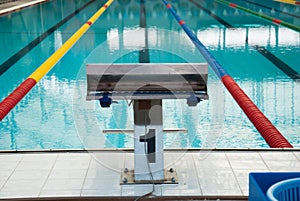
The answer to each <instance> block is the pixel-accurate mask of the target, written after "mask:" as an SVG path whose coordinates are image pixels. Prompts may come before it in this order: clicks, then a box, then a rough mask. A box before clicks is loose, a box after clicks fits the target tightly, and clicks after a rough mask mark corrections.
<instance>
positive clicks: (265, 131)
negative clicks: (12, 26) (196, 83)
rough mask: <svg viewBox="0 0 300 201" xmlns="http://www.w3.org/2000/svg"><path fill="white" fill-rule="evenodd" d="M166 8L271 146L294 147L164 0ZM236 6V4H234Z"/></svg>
mask: <svg viewBox="0 0 300 201" xmlns="http://www.w3.org/2000/svg"><path fill="white" fill-rule="evenodd" d="M162 2H163V3H164V4H165V6H166V8H167V9H168V10H169V11H170V12H171V13H172V15H173V17H174V18H175V19H176V21H177V22H178V24H179V25H180V26H181V28H182V29H183V30H184V31H185V33H186V34H187V35H188V37H189V38H190V39H191V41H192V42H193V43H194V45H195V46H196V48H197V49H198V50H199V51H200V53H201V54H202V56H203V57H204V58H205V59H206V61H207V63H208V64H209V65H210V67H211V68H212V69H213V70H214V72H215V73H216V74H217V76H218V77H219V78H220V80H221V81H222V82H223V84H224V86H225V87H226V88H227V90H228V91H229V93H230V94H231V95H232V97H233V98H234V99H235V100H236V102H237V103H238V105H239V106H240V107H241V109H242V110H243V111H244V113H245V114H246V115H247V117H248V118H249V120H250V121H251V122H252V124H253V125H254V126H255V127H256V129H257V130H258V132H259V133H260V134H261V136H262V137H263V138H264V139H265V141H266V142H267V144H268V145H269V146H270V147H271V148H292V147H293V146H292V145H291V144H290V143H289V142H288V141H287V140H286V139H285V137H284V136H283V135H282V134H281V133H280V132H279V131H278V130H277V128H276V127H275V126H274V125H273V124H272V123H271V122H270V121H269V120H268V118H267V117H266V116H265V115H264V114H263V113H262V112H261V111H260V110H259V109H258V107H257V106H256V105H255V104H254V103H253V102H252V100H251V99H250V98H249V97H248V96H247V94H246V93H245V92H244V91H243V90H242V89H241V88H240V87H239V85H238V84H237V83H236V82H235V81H234V80H233V78H232V77H231V76H230V75H229V74H228V73H227V72H226V71H225V69H224V68H223V67H222V66H221V64H220V63H219V62H218V61H217V60H216V59H215V58H214V56H213V55H212V54H211V53H210V52H209V51H208V49H207V48H206V47H205V46H204V45H203V44H202V43H201V42H200V40H199V39H198V37H197V36H196V35H195V34H194V33H193V31H192V30H191V29H190V28H189V27H188V26H187V25H186V24H185V22H184V21H183V20H182V19H181V17H180V16H179V15H178V14H177V12H176V11H175V10H174V9H173V8H172V6H171V4H170V3H168V2H167V1H166V0H162ZM234 6H235V5H234Z"/></svg>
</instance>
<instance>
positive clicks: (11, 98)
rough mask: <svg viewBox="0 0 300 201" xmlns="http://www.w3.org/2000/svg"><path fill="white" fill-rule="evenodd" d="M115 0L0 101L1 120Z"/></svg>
mask: <svg viewBox="0 0 300 201" xmlns="http://www.w3.org/2000/svg"><path fill="white" fill-rule="evenodd" d="M113 1H114V0H108V1H107V2H106V3H105V4H104V5H103V6H102V7H101V8H100V9H99V10H98V11H97V12H96V13H95V14H94V15H93V16H92V17H91V18H90V19H89V20H88V21H87V22H85V23H84V24H83V25H82V26H81V27H80V28H79V29H78V30H77V31H76V32H75V33H74V34H73V35H72V36H71V37H70V38H69V39H68V40H67V41H66V42H65V43H64V44H63V45H62V46H61V47H60V48H59V49H58V50H57V51H56V52H54V53H53V54H52V55H51V56H50V57H49V58H48V59H47V60H46V61H45V62H44V63H43V64H42V65H40V66H39V67H38V68H37V69H36V70H35V71H34V72H33V73H32V74H31V75H30V76H29V77H28V78H27V79H26V80H25V81H23V82H22V83H21V84H20V85H19V86H18V87H17V88H16V89H15V90H14V91H13V92H11V93H10V94H9V95H8V96H7V97H6V98H5V99H4V100H3V101H2V102H0V121H2V119H3V118H4V117H5V116H6V115H7V114H8V113H9V112H10V111H11V110H12V109H13V108H14V107H15V106H16V105H17V104H18V103H19V102H20V101H21V100H22V99H23V98H24V96H25V95H26V94H27V93H28V92H29V91H30V90H31V89H32V88H33V87H34V86H35V85H36V84H37V83H38V82H39V81H40V80H41V79H42V78H43V77H44V76H45V75H46V74H47V73H48V72H49V71H50V70H51V69H52V68H53V66H54V65H55V64H56V63H57V62H58V61H59V60H60V59H61V58H62V57H63V56H64V55H65V54H66V53H67V52H68V51H69V50H70V49H71V47H73V45H74V44H75V43H76V42H77V41H78V40H79V39H80V38H81V37H82V36H83V34H84V33H85V32H86V31H87V30H88V29H89V28H90V27H91V25H92V24H93V23H95V22H96V20H97V19H98V18H99V17H100V16H101V15H102V14H103V13H104V11H105V10H106V9H107V8H108V7H109V6H110V5H111V3H112V2H113Z"/></svg>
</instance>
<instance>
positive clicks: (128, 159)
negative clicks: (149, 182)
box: [124, 153, 134, 170]
mask: <svg viewBox="0 0 300 201" xmlns="http://www.w3.org/2000/svg"><path fill="white" fill-rule="evenodd" d="M124 167H125V168H127V169H128V170H132V169H134V153H126V154H125V165H124Z"/></svg>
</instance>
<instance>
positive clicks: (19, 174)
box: [10, 170, 50, 181]
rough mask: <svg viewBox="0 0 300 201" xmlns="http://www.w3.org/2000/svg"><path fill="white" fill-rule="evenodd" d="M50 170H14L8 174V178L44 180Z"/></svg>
mask: <svg viewBox="0 0 300 201" xmlns="http://www.w3.org/2000/svg"><path fill="white" fill-rule="evenodd" d="M49 172H50V170H38V171H37V170H16V171H14V172H13V174H12V175H11V176H10V180H15V181H18V180H45V179H46V178H47V177H48V175H49Z"/></svg>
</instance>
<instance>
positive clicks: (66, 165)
mask: <svg viewBox="0 0 300 201" xmlns="http://www.w3.org/2000/svg"><path fill="white" fill-rule="evenodd" d="M89 163H90V162H89V161H80V160H57V161H56V162H55V164H54V166H53V170H62V169H65V170H79V169H88V167H89Z"/></svg>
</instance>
